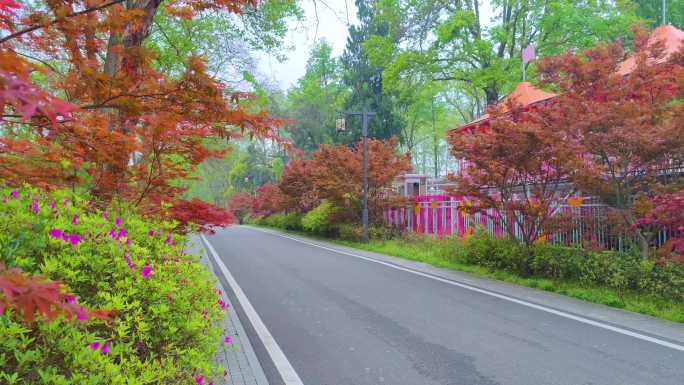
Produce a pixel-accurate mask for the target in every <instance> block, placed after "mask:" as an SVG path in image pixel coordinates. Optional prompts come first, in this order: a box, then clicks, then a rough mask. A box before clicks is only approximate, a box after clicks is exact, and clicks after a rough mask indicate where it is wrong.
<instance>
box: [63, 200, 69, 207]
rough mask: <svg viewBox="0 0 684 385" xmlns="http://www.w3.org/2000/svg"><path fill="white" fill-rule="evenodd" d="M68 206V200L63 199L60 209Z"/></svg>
mask: <svg viewBox="0 0 684 385" xmlns="http://www.w3.org/2000/svg"><path fill="white" fill-rule="evenodd" d="M68 204H69V199H68V198H64V200H62V207H67V205H68Z"/></svg>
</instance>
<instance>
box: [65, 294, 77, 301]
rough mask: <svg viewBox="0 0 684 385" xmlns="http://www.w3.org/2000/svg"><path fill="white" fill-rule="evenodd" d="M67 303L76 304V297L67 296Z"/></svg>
mask: <svg viewBox="0 0 684 385" xmlns="http://www.w3.org/2000/svg"><path fill="white" fill-rule="evenodd" d="M66 303H76V296H75V295H71V294H69V295H67V296H66Z"/></svg>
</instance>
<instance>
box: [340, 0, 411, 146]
mask: <svg viewBox="0 0 684 385" xmlns="http://www.w3.org/2000/svg"><path fill="white" fill-rule="evenodd" d="M381 3H383V2H377V1H370V0H356V7H357V9H358V11H357V17H358V19H359V25H352V26H351V27H349V38H348V39H347V47H346V49H345V51H344V54H343V55H342V64H343V66H344V84H345V85H346V86H347V87H348V88H349V89H350V91H351V92H350V94H349V97H348V98H347V99H346V100H345V103H344V107H345V109H346V110H363V109H370V110H371V111H373V112H374V113H375V114H376V115H375V117H374V118H373V119H371V121H370V124H369V128H368V130H369V135H370V136H371V137H374V138H379V139H387V138H391V137H393V136H400V135H401V130H402V126H403V124H404V122H403V120H402V118H401V116H400V115H399V114H398V112H397V110H396V108H395V107H394V105H395V102H396V100H395V99H396V95H395V94H393V93H391V92H388V91H387V90H386V89H385V87H384V81H383V71H384V70H385V67H384V66H383V63H380V62H379V61H377V60H375V61H371V58H370V57H369V54H368V48H367V45H368V44H370V43H369V42H373V41H378V40H382V39H384V38H388V37H389V38H391V37H392V36H394V35H395V34H394V33H392V31H391V29H392V28H393V27H394V26H396V23H393V20H392V19H391V18H390V16H389V15H387V14H384V13H383V10H384V9H385V7H383V6H382V4H381ZM360 133H361V125H360V124H350V125H348V128H347V131H346V133H345V134H344V135H343V136H340V137H339V139H338V142H342V143H354V142H356V140H357V139H358V137H359V135H360Z"/></svg>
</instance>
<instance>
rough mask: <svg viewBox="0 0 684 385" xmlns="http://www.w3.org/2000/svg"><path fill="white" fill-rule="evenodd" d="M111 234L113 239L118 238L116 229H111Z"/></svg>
mask: <svg viewBox="0 0 684 385" xmlns="http://www.w3.org/2000/svg"><path fill="white" fill-rule="evenodd" d="M109 236H110V237H112V239H118V238H117V236H116V229H111V230H109Z"/></svg>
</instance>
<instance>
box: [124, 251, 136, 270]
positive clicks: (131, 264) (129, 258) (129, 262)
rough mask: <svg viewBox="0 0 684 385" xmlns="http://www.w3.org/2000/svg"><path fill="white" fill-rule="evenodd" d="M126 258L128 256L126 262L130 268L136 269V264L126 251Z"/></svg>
mask: <svg viewBox="0 0 684 385" xmlns="http://www.w3.org/2000/svg"><path fill="white" fill-rule="evenodd" d="M125 258H126V264H128V268H129V269H131V270H135V264H134V263H133V261H132V260H131V257H130V256H129V255H128V253H126V255H125Z"/></svg>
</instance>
